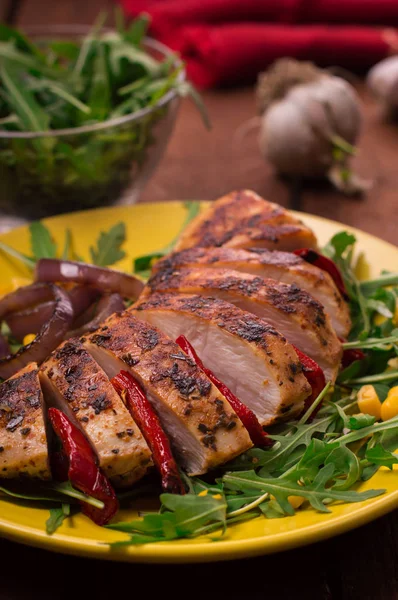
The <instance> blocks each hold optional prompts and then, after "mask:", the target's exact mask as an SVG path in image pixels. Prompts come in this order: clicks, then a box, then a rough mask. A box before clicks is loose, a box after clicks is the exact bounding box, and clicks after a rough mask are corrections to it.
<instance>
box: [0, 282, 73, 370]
mask: <svg viewBox="0 0 398 600" xmlns="http://www.w3.org/2000/svg"><path fill="white" fill-rule="evenodd" d="M27 287H28V288H31V289H30V290H28V292H32V287H34V286H27ZM46 287H47V288H48V293H51V294H52V296H53V297H54V300H55V302H54V310H53V313H52V315H51V317H50V319H49V320H48V321H47V322H46V323H45V324H44V325H43V327H42V328H41V329H40V331H39V333H38V334H37V336H36V337H35V339H34V340H33V342H32V343H31V344H28V345H27V346H23V347H22V348H21V349H20V350H18V352H17V353H16V354H12V355H8V356H6V357H5V358H3V359H1V360H0V377H2V378H3V379H8V378H9V377H11V376H12V375H14V374H15V373H16V372H17V371H19V370H20V369H22V368H23V367H25V366H26V365H27V364H29V363H30V362H37V363H41V362H43V360H45V359H46V358H47V357H48V356H49V354H51V352H52V351H53V350H54V349H55V348H56V347H57V346H58V345H59V344H60V343H61V342H62V340H63V339H64V336H65V334H66V332H67V331H68V329H69V327H70V325H71V323H72V321H73V307H72V303H71V301H70V299H69V296H68V294H67V292H66V291H65V290H63V289H61V288H59V287H57V286H56V285H53V284H48V285H47V286H46ZM18 293H19V295H18V298H19V300H21V298H22V297H23V294H24V293H25V298H26V300H29V302H30V300H31V299H32V297H33V295H32V293H30V294H29V293H27V292H26V288H20V289H19V290H17V291H16V292H12V294H9V296H13V295H15V294H18ZM9 296H5V297H4V298H3V299H2V300H1V301H0V316H2V315H1V311H2V310H4V307H5V306H11V304H12V303H11V301H10V300H9ZM14 304H15V303H14ZM25 306H26V304H25ZM18 308H22V306H21V305H20V304H19V305H18ZM3 315H4V313H3Z"/></svg>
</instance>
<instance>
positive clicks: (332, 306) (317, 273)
mask: <svg viewBox="0 0 398 600" xmlns="http://www.w3.org/2000/svg"><path fill="white" fill-rule="evenodd" d="M196 266H198V267H205V268H206V269H208V268H214V269H220V268H221V269H233V270H234V271H240V272H242V273H252V274H253V275H257V276H259V277H264V278H269V279H275V280H277V281H281V282H283V283H288V284H293V285H298V286H299V287H300V288H302V289H303V290H305V291H306V292H308V293H309V294H311V296H312V297H313V298H315V300H318V302H320V303H321V304H323V306H324V308H325V311H326V313H327V314H328V315H329V318H330V320H331V322H332V326H333V327H334V329H335V331H336V333H337V335H338V336H339V337H341V338H345V337H347V336H348V334H349V332H350V329H351V319H350V311H349V308H348V304H347V303H346V302H345V300H344V299H343V297H342V295H341V294H340V292H339V290H338V289H337V287H336V285H335V283H334V281H333V279H332V278H331V277H330V275H329V274H328V273H326V272H325V271H322V269H319V268H318V267H316V266H314V265H311V264H310V263H308V262H307V261H305V260H303V259H302V258H301V257H299V256H296V255H295V254H292V253H290V252H277V251H273V252H272V251H270V250H266V249H264V248H259V249H258V250H242V249H235V248H225V247H222V248H190V249H188V250H182V251H181V252H176V253H174V254H170V255H169V256H167V257H165V258H163V259H162V260H159V261H158V262H157V263H156V264H155V266H154V271H160V270H164V269H167V270H169V269H174V270H178V269H179V268H181V267H196Z"/></svg>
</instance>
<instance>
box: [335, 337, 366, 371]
mask: <svg viewBox="0 0 398 600" xmlns="http://www.w3.org/2000/svg"><path fill="white" fill-rule="evenodd" d="M340 342H344V340H341V339H340ZM364 358H366V354H364V352H362V350H360V349H359V348H347V349H346V350H344V352H343V358H342V359H341V364H342V366H343V368H344V369H345V368H346V367H349V366H350V364H352V363H353V362H355V361H356V360H363V359H364Z"/></svg>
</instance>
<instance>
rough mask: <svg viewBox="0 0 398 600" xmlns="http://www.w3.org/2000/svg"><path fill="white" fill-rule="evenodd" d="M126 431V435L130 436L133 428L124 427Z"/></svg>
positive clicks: (132, 433)
mask: <svg viewBox="0 0 398 600" xmlns="http://www.w3.org/2000/svg"><path fill="white" fill-rule="evenodd" d="M126 433H127V435H129V436H130V437H132V436H133V435H134V429H131V428H130V427H129V428H128V429H126Z"/></svg>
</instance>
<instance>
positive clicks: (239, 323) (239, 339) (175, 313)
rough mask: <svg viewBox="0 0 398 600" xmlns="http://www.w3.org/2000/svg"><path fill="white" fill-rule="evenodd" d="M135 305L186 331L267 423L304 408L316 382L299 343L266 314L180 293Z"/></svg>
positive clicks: (158, 322) (164, 326)
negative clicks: (304, 367) (289, 338)
mask: <svg viewBox="0 0 398 600" xmlns="http://www.w3.org/2000/svg"><path fill="white" fill-rule="evenodd" d="M130 311H132V312H134V314H135V315H136V316H137V317H138V318H139V319H142V320H144V321H146V322H147V323H150V324H151V325H155V326H156V327H158V328H159V329H161V330H162V331H163V332H164V333H165V334H167V335H168V336H170V337H171V338H173V339H176V338H177V337H178V336H180V335H185V337H186V338H187V339H188V341H189V342H191V344H192V345H193V347H194V348H195V350H196V352H197V353H198V355H199V357H200V358H201V359H202V360H203V362H204V364H205V366H207V367H208V368H209V369H211V370H212V371H213V372H214V374H215V375H216V376H217V377H219V379H221V381H222V382H223V383H225V384H226V385H227V386H228V387H229V388H230V389H231V390H232V392H233V393H234V394H235V395H236V396H237V397H238V398H239V399H240V400H241V401H242V402H243V403H244V404H246V405H247V406H248V407H249V408H250V409H251V410H252V411H253V412H254V413H255V414H256V416H257V418H258V420H259V421H260V423H261V424H262V425H269V424H271V423H274V422H277V421H280V420H284V419H289V418H292V417H294V416H296V415H297V414H299V413H301V411H302V409H303V406H304V400H305V398H307V397H308V396H309V394H310V393H311V387H310V386H309V384H308V382H307V380H306V378H305V376H304V375H303V373H302V368H301V364H300V362H299V360H298V358H297V354H296V353H295V351H294V349H293V347H292V346H291V345H290V344H289V343H288V342H287V341H286V338H284V337H283V336H282V335H280V334H279V333H278V332H277V331H276V330H275V329H274V328H273V327H271V326H270V325H268V324H267V323H266V322H265V321H263V320H262V319H260V318H258V317H256V316H255V315H253V314H250V313H248V312H246V311H244V310H241V309H240V308H238V307H236V306H234V305H233V304H229V303H228V302H224V301H223V300H217V299H214V298H204V297H203V296H179V295H176V294H153V295H152V296H150V298H149V299H148V300H144V301H142V302H138V303H137V304H136V305H135V307H134V308H131V309H130Z"/></svg>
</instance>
